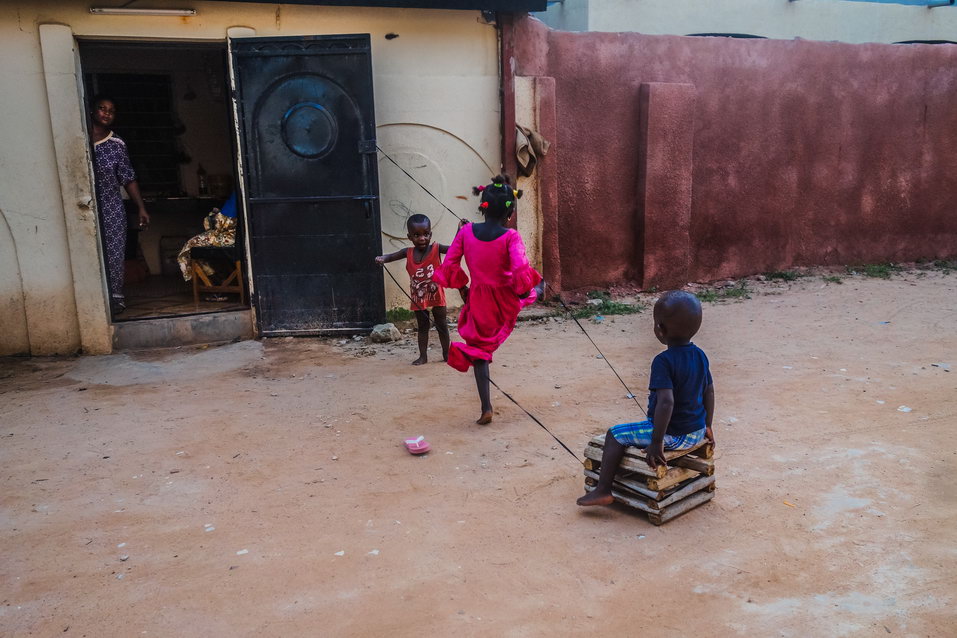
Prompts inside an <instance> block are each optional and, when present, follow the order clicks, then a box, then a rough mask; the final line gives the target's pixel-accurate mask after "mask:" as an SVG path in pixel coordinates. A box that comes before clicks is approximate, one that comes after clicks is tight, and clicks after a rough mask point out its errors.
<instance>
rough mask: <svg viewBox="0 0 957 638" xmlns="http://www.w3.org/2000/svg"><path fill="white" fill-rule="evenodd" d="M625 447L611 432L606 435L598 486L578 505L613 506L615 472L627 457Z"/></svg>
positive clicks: (581, 499)
mask: <svg viewBox="0 0 957 638" xmlns="http://www.w3.org/2000/svg"><path fill="white" fill-rule="evenodd" d="M625 449H626V448H625V446H624V445H622V444H621V443H619V442H618V441H617V440H616V439H615V437H613V436H612V435H611V430H608V432H607V433H606V434H605V448H604V450H602V453H601V471H599V473H598V485H597V486H596V487H595V489H594V490H592V491H591V492H589V493H588V494H585V495H584V496H582V497H581V498H579V499H578V500H577V501H576V503H578V504H579V505H583V506H588V505H611V504H612V503H613V502H614V501H615V499H614V497H613V496H612V495H611V485H612V483H613V482H614V480H615V472H617V471H618V466H619V465H621V459H622V458H623V457H624V456H625Z"/></svg>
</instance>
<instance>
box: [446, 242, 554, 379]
mask: <svg viewBox="0 0 957 638" xmlns="http://www.w3.org/2000/svg"><path fill="white" fill-rule="evenodd" d="M463 256H464V257H465V263H466V264H467V265H468V268H469V272H470V273H471V274H472V282H471V286H470V287H469V295H468V301H467V302H466V303H465V305H464V306H463V307H462V311H461V312H460V313H459V323H458V332H459V336H461V337H462V338H463V339H465V343H462V342H460V341H456V342H454V343H453V344H452V347H451V349H450V350H449V365H450V366H452V367H453V368H455V369H456V370H459V371H461V372H466V371H468V369H469V366H471V365H472V364H473V363H474V362H475V361H476V360H484V361H491V360H492V353H493V352H495V350H496V349H498V347H499V346H500V345H502V344H503V343H505V340H506V339H508V336H509V335H510V334H512V330H513V329H514V328H515V322H516V321H517V320H518V312H519V311H520V310H521V309H522V308H524V307H525V306H528V305H530V304H532V303H534V302H535V299H536V298H537V297H538V295H537V293H536V292H535V290H534V287H535V286H536V285H537V284H538V282H540V281H541V280H542V276H541V275H540V274H539V273H538V271H536V270H535V269H534V268H532V267H531V266H530V265H529V263H528V257H527V256H526V255H525V243H524V242H523V241H522V236H521V235H519V234H518V231H515V230H513V229H509V230H507V231H506V232H505V234H504V235H502V236H501V237H499V238H498V239H494V240H492V241H482V240H480V239H478V238H477V237H476V236H475V233H474V232H473V231H472V225H471V224H467V225H466V226H464V227H463V228H462V229H461V230H460V231H459V233H458V235H456V236H455V239H454V240H453V241H452V245H451V246H449V252H448V253H447V254H446V255H445V261H444V262H443V263H442V266H441V267H440V268H439V269H438V270H436V271H435V275H434V276H433V278H432V280H433V281H435V282H436V283H438V284H439V285H441V286H444V287H446V288H461V287H462V286H465V285H468V284H469V277H468V275H466V274H465V271H464V270H462V266H461V261H462V257H463ZM525 293H530V294H529V295H528V296H527V297H525V298H524V299H520V298H519V296H520V295H524V294H525Z"/></svg>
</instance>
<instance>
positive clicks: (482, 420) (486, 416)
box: [476, 410, 492, 425]
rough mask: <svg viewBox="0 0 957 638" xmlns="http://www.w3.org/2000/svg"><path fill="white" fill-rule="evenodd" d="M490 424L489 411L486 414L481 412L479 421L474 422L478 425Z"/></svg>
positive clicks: (490, 416) (490, 413)
mask: <svg viewBox="0 0 957 638" xmlns="http://www.w3.org/2000/svg"><path fill="white" fill-rule="evenodd" d="M491 422H492V411H491V410H488V411H487V412H483V413H482V416H480V417H479V420H478V421H476V423H478V424H479V425H488V424H489V423H491Z"/></svg>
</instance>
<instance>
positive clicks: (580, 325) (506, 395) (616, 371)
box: [376, 144, 648, 462]
mask: <svg viewBox="0 0 957 638" xmlns="http://www.w3.org/2000/svg"><path fill="white" fill-rule="evenodd" d="M376 150H378V151H379V152H380V153H382V155H383V157H385V158H386V159H387V160H389V161H390V162H392V163H393V164H394V165H395V167H396V168H398V169H399V170H400V171H402V172H403V173H405V175H406V177H408V178H409V179H411V180H412V181H413V182H415V183H416V184H417V185H418V187H419V188H421V189H422V190H424V191H425V192H426V193H427V194H428V195H429V197H431V198H432V199H434V200H435V201H436V202H438V203H439V205H440V206H442V208H444V209H445V210H447V211H448V212H449V213H451V214H452V216H453V217H455V218H456V219H458V220H459V221H462V217H461V216H459V215H457V214H455V212H454V211H453V210H452V209H451V208H449V207H448V206H446V205H445V203H444V202H443V201H442V200H440V199H439V198H438V197H436V196H435V195H434V194H433V193H432V191H430V190H429V189H428V188H426V187H425V186H424V185H423V184H422V183H421V182H419V180H417V179H416V178H415V177H413V176H412V175H411V174H410V173H409V172H408V171H407V170H405V169H404V168H402V167H401V166H400V165H399V163H398V162H396V161H395V160H394V159H392V157H391V156H390V155H389V154H388V153H386V152H385V151H383V150H382V148H381V147H380V146H379V145H378V144H376ZM383 268H384V270H385V271H386V272H387V273H388V274H389V277H390V278H391V279H392V281H394V282H395V284H396V286H398V288H399V290H401V291H402V292H403V293H404V294H405V296H406V297H408V298H409V301H412V297H411V296H410V295H409V293H408V292H406V290H405V288H404V287H403V286H402V284H400V283H399V282H398V281H397V280H396V278H395V277H394V276H393V275H392V272H391V271H390V270H389V269H388V268H385V264H383ZM545 286H547V287H549V288H552V286H551V285H550V284H548V283H547V282H546V283H545ZM552 293H553V294H554V295H555V297H557V298H558V301H559V303H561V305H562V308H563V309H564V311H565V312H566V313H567V314H568V316H569V317H571V319H572V321H574V322H575V325H577V326H578V328H579V329H580V330H581V331H582V334H584V335H585V337H586V338H587V339H588V341H590V342H591V344H592V345H593V346H594V347H595V350H597V351H598V355H599V356H600V357H601V359H602V360H603V361H604V362H605V363H606V364H608V367H609V368H611V371H612V372H613V373H614V374H615V377H617V378H618V381H619V382H621V385H622V386H623V387H624V388H625V391H626V392H627V393H628V394H627V396H628V398H630V399H632V400H633V401H634V402H635V405H637V406H638V409H639V410H641V413H642V414H644V415H645V418H647V417H648V413H647V412H645V408H644V407H643V406H642V405H641V402H640V401H638V397H637V396H636V395H635V393H634V392H632V391H631V389H630V388H629V387H628V384H627V383H625V380H624V379H622V377H621V375H620V374H618V370H616V369H615V366H614V365H612V363H611V361H609V360H608V357H606V356H605V353H603V352H602V351H601V348H599V347H598V344H597V343H595V340H594V339H592V338H591V335H590V334H588V331H587V330H585V326H583V325H582V324H581V322H580V321H578V317H576V316H575V313H574V312H572V309H571V308H569V307H568V304H566V303H565V300H564V299H562V296H561V295H560V294H559V293H558V292H557V291H556V290H555V289H554V288H552ZM412 302H413V303H415V302H414V301H412ZM430 323H432V322H431V319H430ZM433 327H434V323H433ZM488 381H489V383H491V384H492V385H494V386H495V387H496V389H498V391H499V392H501V393H502V394H503V395H505V397H506V398H507V399H508V400H509V401H511V402H512V403H514V404H515V405H516V406H517V407H518V409H520V410H521V411H522V412H524V413H525V414H527V415H528V416H529V418H530V419H532V420H533V421H535V423H537V424H538V425H539V426H540V427H541V428H542V429H543V430H545V431H546V432H548V434H549V435H550V436H551V437H552V438H553V439H555V440H556V441H558V443H559V444H560V445H561V446H562V447H563V448H565V449H566V450H567V451H568V453H569V454H571V455H572V456H573V457H575V460H576V461H579V462H582V461H581V459H579V458H578V455H577V454H575V453H574V452H572V451H571V449H569V447H568V446H567V445H565V443H563V442H562V440H561V439H559V438H558V437H557V436H555V435H554V434H553V433H552V431H551V430H549V429H548V428H547V427H545V425H544V424H543V423H542V422H541V421H539V420H538V419H537V418H536V417H535V416H534V415H533V414H532V413H531V412H529V411H528V410H526V409H525V408H523V407H522V406H521V404H519V402H518V401H516V400H515V399H514V398H513V397H512V395H510V394H509V393H507V392H505V391H504V390H502V388H500V387H499V386H498V384H497V383H495V382H494V381H492V379H491V377H489V379H488Z"/></svg>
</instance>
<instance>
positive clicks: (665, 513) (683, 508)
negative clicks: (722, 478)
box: [648, 491, 714, 525]
mask: <svg viewBox="0 0 957 638" xmlns="http://www.w3.org/2000/svg"><path fill="white" fill-rule="evenodd" d="M713 498H714V492H708V491H704V492H698V493H697V494H693V495H691V496H689V497H688V498H686V499H683V500H681V501H678V502H677V503H675V504H674V505H671V506H669V507H666V508H665V509H663V510H661V511H660V512H657V511H656V512H653V513H649V516H648V520H649V521H651V523H652V525H662V524H664V523H667V522H668V521H670V520H671V519H673V518H675V517H676V516H681V515H682V514H684V513H685V512H687V511H688V510H692V509H694V508H696V507H698V506H699V505H702V504H703V503H707V502H708V501H710V500H711V499H713Z"/></svg>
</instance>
